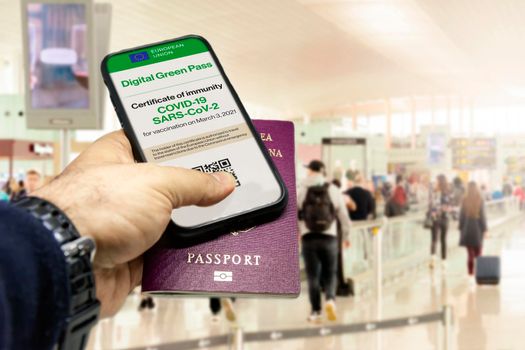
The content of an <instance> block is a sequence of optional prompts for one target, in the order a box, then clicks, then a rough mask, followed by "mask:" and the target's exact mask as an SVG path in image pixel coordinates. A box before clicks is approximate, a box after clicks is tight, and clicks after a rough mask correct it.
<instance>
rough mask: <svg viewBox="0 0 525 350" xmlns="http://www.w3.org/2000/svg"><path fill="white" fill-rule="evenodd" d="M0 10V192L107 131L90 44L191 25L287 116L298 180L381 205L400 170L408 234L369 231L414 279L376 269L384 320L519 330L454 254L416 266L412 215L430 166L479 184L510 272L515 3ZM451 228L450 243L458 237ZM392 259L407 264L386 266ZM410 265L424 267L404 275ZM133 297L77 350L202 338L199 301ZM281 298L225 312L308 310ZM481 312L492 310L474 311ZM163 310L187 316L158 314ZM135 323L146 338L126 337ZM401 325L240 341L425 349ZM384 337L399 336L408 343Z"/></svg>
mask: <svg viewBox="0 0 525 350" xmlns="http://www.w3.org/2000/svg"><path fill="white" fill-rule="evenodd" d="M0 8H1V9H2V11H1V15H2V20H1V21H0V186H2V187H3V188H4V192H5V195H6V198H9V197H10V196H11V197H12V196H13V193H16V192H17V191H19V190H20V186H22V187H24V186H26V187H27V181H29V182H31V181H32V180H31V179H30V177H31V176H32V174H34V173H33V171H34V172H36V173H37V174H38V176H39V179H38V181H41V182H42V183H44V182H46V181H49V180H50V179H51V178H52V177H53V176H55V175H57V174H58V173H59V172H60V171H61V169H62V168H63V167H64V166H65V165H66V164H67V163H68V162H69V161H71V160H72V159H74V158H75V157H76V156H77V155H78V154H79V153H80V152H81V151H82V150H83V149H85V148H86V147H87V146H88V145H89V144H90V143H91V142H93V141H94V140H95V139H96V138H98V137H99V136H101V135H103V134H105V133H107V132H109V131H111V130H116V129H118V128H120V124H119V122H118V119H117V117H116V115H115V113H114V111H113V108H112V106H111V103H110V101H109V98H107V93H106V89H105V87H104V86H103V84H102V82H101V77H100V73H99V66H100V60H101V59H102V57H103V56H104V55H105V54H107V53H108V52H114V51H118V50H121V49H125V48H129V47H133V46H138V45H143V44H146V43H151V42H156V41H161V40H166V39H169V38H175V37H178V36H182V35H186V34H190V33H193V34H199V35H202V36H204V37H205V38H207V39H208V40H209V42H210V43H211V44H212V46H213V48H214V50H215V52H216V53H217V55H218V57H219V59H220V60H221V62H222V65H223V67H224V69H225V71H226V73H227V75H228V77H229V79H230V80H231V82H232V84H233V85H234V87H235V89H236V90H237V93H238V94H239V96H240V98H241V100H242V101H243V103H244V104H245V107H246V108H247V110H248V112H249V114H250V117H251V118H253V119H283V120H292V121H293V122H294V124H295V132H296V141H295V142H296V163H297V172H298V176H297V177H298V180H300V179H301V178H304V177H305V176H306V169H305V168H304V167H303V165H304V164H307V163H308V162H310V161H311V160H313V159H321V160H322V161H323V162H324V163H325V164H326V170H327V177H328V178H329V179H330V180H339V182H340V183H341V184H342V189H343V190H345V189H347V188H349V187H351V186H352V185H351V182H352V181H353V180H355V178H354V176H355V174H360V175H361V176H362V177H363V178H364V179H365V180H366V187H367V188H368V189H369V190H370V191H371V192H372V193H374V195H375V198H376V200H377V201H378V205H377V208H378V217H380V216H381V213H382V211H383V206H384V205H385V203H386V202H387V201H388V199H389V196H390V194H389V192H388V191H385V190H384V189H385V186H386V187H387V188H388V187H389V186H392V187H393V186H395V179H396V177H398V176H401V177H402V178H403V179H404V181H405V182H406V190H407V194H408V200H409V202H410V203H411V204H412V205H411V209H410V213H408V214H410V215H412V216H410V218H406V219H404V221H403V222H401V221H400V223H399V225H398V226H396V227H397V228H395V229H392V230H394V231H395V232H394V233H392V234H391V235H392V236H391V237H394V236H395V235H398V234H402V233H406V236H405V237H409V238H404V240H403V241H402V243H400V241H398V240H396V239H392V240H391V241H388V242H387V243H383V244H385V249H384V250H386V251H387V253H383V254H387V255H385V262H384V264H387V265H388V264H390V265H388V266H387V265H385V268H386V267H389V268H391V269H397V270H400V271H401V272H402V273H401V275H402V276H405V278H406V276H407V275H408V276H411V277H409V280H412V281H418V282H417V283H415V284H411V285H410V283H409V284H407V283H405V282H406V280H405V282H403V283H402V282H400V280H399V278H401V277H399V276H398V274H397V273H394V272H392V273H391V276H390V275H389V274H388V273H387V272H385V281H386V282H385V283H387V282H390V285H389V284H388V283H387V284H386V285H385V286H388V285H389V286H390V287H388V288H391V289H389V290H390V292H391V294H389V295H390V299H388V302H386V304H385V306H384V307H385V309H384V310H385V314H388V315H391V316H395V315H398V314H406V312H407V311H411V312H415V313H417V312H420V311H423V310H424V309H429V310H430V309H432V308H433V307H434V306H436V307H437V306H441V305H442V304H443V301H444V300H445V301H447V303H452V304H455V305H456V307H457V308H456V310H459V311H458V312H459V314H457V315H456V317H457V319H456V320H457V321H458V322H459V323H457V324H458V325H459V326H458V327H457V328H456V329H455V332H456V333H455V336H456V337H455V338H454V339H456V340H457V342H456V341H453V342H452V343H453V345H452V346H453V347H454V348H458V349H485V348H486V349H518V348H520V346H521V345H519V344H518V343H517V342H513V341H516V338H515V337H513V336H509V335H515V336H518V337H519V333H516V334H514V333H512V330H509V329H513V328H512V327H513V326H512V325H513V324H515V323H514V322H515V321H516V320H517V319H518V318H517V317H518V316H521V317H522V316H523V315H524V314H525V306H524V305H523V302H522V301H521V302H519V301H518V300H517V299H515V298H516V296H514V294H513V291H516V288H518V287H517V286H518V285H519V284H511V285H509V286H507V287H505V288H503V287H504V286H505V285H503V286H500V287H499V289H482V291H481V292H478V293H477V294H472V293H471V291H470V289H469V288H468V287H467V286H466V285H465V284H464V283H463V282H464V281H463V280H462V279H461V276H462V275H464V274H465V273H466V272H465V267H464V266H463V265H464V264H463V259H464V257H463V255H459V256H460V258H458V261H461V263H458V264H457V268H456V267H454V268H450V269H449V271H448V272H447V273H449V274H450V276H449V277H450V278H449V279H440V278H437V279H436V277H435V276H434V275H432V276H430V277H429V276H428V269H427V266H426V264H427V262H426V260H428V259H427V258H428V256H429V253H428V245H429V244H430V243H429V240H430V238H429V234H428V231H423V229H422V227H421V221H422V220H423V218H424V215H425V211H426V207H427V206H428V203H427V200H428V198H426V196H425V192H428V190H429V189H430V188H431V186H432V183H433V182H434V181H435V177H436V176H437V175H438V174H444V175H446V177H447V179H448V181H449V182H452V179H453V178H458V179H459V180H460V181H461V182H462V183H463V184H465V183H466V182H467V181H476V182H477V184H478V185H479V186H480V187H481V189H482V192H483V196H484V198H485V200H486V201H487V203H488V204H487V205H488V208H489V209H488V210H489V219H490V220H493V223H492V225H493V227H497V226H498V225H499V227H500V228H501V232H502V235H503V236H501V237H500V239H499V241H498V242H497V243H495V244H494V251H498V252H500V251H501V249H503V251H505V249H506V251H507V255H508V257H509V258H508V259H507V261H508V262H509V263H507V265H506V266H507V267H506V270H505V269H504V271H507V272H508V273H509V276H515V277H516V276H517V275H516V273H517V272H516V269H515V267H516V266H518V265H519V264H520V261H521V260H520V259H521V254H520V249H522V248H520V249H517V248H516V249H517V250H516V249H514V248H515V247H523V246H524V245H523V244H521V243H523V242H524V241H523V240H522V239H521V238H520V237H519V235H518V236H514V234H513V233H514V232H521V230H520V228H521V224H520V223H519V222H518V223H517V218H518V219H519V218H521V216H522V215H521V212H520V209H519V207H516V206H515V204H516V202H517V203H518V205H519V204H520V203H521V204H523V202H524V201H525V194H524V193H523V188H522V186H523V181H524V180H525V137H524V136H525V69H524V68H523V62H525V45H523V44H522V42H523V37H525V1H521V0H501V1H490V0H455V1H443V0H324V1H322V0H264V1H262V0H261V1H259V0H252V1H247V0H237V1H233V0H223V1H212V0H194V1H179V0H174V1H171V0H148V1H146V0H135V1H131V0H104V1H83V0H78V1H58V0H57V1H53V2H51V3H50V2H49V1H45V2H39V1H23V2H22V1H16V0H0ZM24 181H26V184H24V183H23V182H24ZM31 186H32V185H31ZM505 186H508V187H507V192H505ZM508 191H510V192H508ZM28 192H29V189H28ZM506 197H508V198H507V199H508V201H506V200H507V199H506ZM498 201H500V202H498ZM491 203H492V204H491ZM408 214H407V215H408ZM494 220H496V221H494ZM497 220H499V221H497ZM366 225H368V226H366ZM455 226H456V225H455V224H454V228H453V229H454V230H455ZM371 227H373V225H372V224H370V223H364V224H363V226H359V224H357V226H355V228H354V230H353V233H352V235H353V241H354V242H357V243H356V244H354V245H353V246H352V248H351V249H353V250H351V251H349V252H347V253H345V254H347V255H346V258H345V259H346V260H345V264H346V265H345V266H346V270H345V276H346V277H347V278H348V279H350V280H353V281H354V282H353V283H354V284H355V286H356V288H355V291H354V294H355V295H354V299H349V300H347V301H345V302H344V303H345V304H343V305H344V306H343V307H344V308H345V310H348V311H347V314H345V316H344V317H343V320H344V321H360V320H361V321H362V320H367V319H370V318H372V317H373V315H375V314H374V313H373V312H372V311H370V310H369V309H368V308H367V307H365V306H364V305H363V304H361V303H359V300H365V301H366V300H368V299H366V298H367V297H366V295H367V294H366V287H367V286H368V284H370V283H371V282H370V281H371V278H372V277H371V275H370V274H371V273H372V268H373V267H372V265H373V261H375V260H373V254H374V252H373V250H372V249H373V248H372V244H373V242H372V240H373V238H372V236H369V229H371ZM495 231H496V230H495ZM396 232H397V233H396ZM399 232H401V233H399ZM407 232H409V233H410V235H415V236H410V235H409V233H407ZM506 234H511V235H510V236H505V235H506ZM421 237H424V238H421ZM451 237H452V238H451ZM449 239H451V240H455V241H453V243H451V244H453V245H455V246H457V236H453V235H452V236H450V237H449ZM403 242H404V243H403ZM510 242H513V243H510ZM516 242H518V243H516ZM520 242H521V243H520ZM513 247H514V248H513ZM389 254H390V255H389ZM457 254H463V252H461V253H459V252H458V253H457ZM402 259H404V260H403V261H405V260H407V261H409V262H410V263H409V264H405V265H396V264H398V263H400V261H401V260H402ZM511 261H512V263H510V262H511ZM393 264H394V265H393ZM451 264H452V265H453V263H451ZM392 266H396V268H393V267H392ZM413 266H419V267H421V266H424V267H423V268H421V269H419V270H418V269H417V268H415V270H414V271H413V270H412V267H413ZM453 266H455V265H453ZM511 267H512V268H511ZM366 273H369V275H366ZM363 276H364V277H363ZM367 276H368V277H367ZM389 276H390V277H389ZM521 277H523V276H520V278H517V279H516V280H515V283H518V282H519V281H521V280H523V279H522V278H521ZM360 278H361V279H360ZM388 278H391V279H388ZM361 280H363V281H365V282H363V283H362V284H360V283H361V282H359V281H361ZM443 281H445V282H443ZM367 283H368V284H367ZM509 283H510V282H509ZM360 285H363V286H364V287H363V288H364V289H363V290H364V292H363V293H364V294H363V295H364V296H359V295H360V293H359V292H358V289H359V288H358V287H357V286H360ZM414 285H416V286H419V289H417V290H414ZM394 286H396V287H395V288H394ZM400 286H403V287H402V288H401V287H400ZM385 288H386V287H385ZM399 288H401V289H399ZM462 288H463V289H462ZM390 292H389V293H390ZM385 293H387V292H385ZM303 294H304V293H303ZM130 298H131V299H130V301H129V303H128V304H129V305H128V308H127V309H125V310H123V313H121V314H119V315H120V316H119V315H117V317H116V318H115V319H112V320H110V321H104V322H105V323H104V322H103V323H101V324H100V325H99V328H98V330H97V331H96V332H94V335H93V337H92V339H91V342H90V346H91V347H93V348H115V347H121V348H122V347H127V346H142V345H149V344H158V343H162V342H163V341H166V340H171V341H174V340H178V339H185V338H186V337H188V336H189V335H196V336H206V335H208V334H209V329H210V327H209V324H208V323H207V322H208V321H207V317H208V316H207V315H208V311H207V304H206V301H203V302H200V301H198V300H197V299H191V300H189V301H186V300H183V299H177V300H175V301H174V300H171V299H170V300H169V301H161V304H159V305H161V306H162V305H164V307H165V308H164V310H170V311H162V312H161V311H158V312H159V313H161V315H163V316H162V317H160V316H159V315H158V314H149V315H146V316H144V314H139V313H137V312H136V304H137V303H138V301H139V300H140V297H139V296H138V294H136V295H134V296H132V297H130ZM133 298H135V299H133ZM359 298H365V299H359ZM506 298H507V299H506ZM501 300H506V301H507V304H506V305H507V306H503V303H501V304H500V301H501ZM162 302H165V303H167V304H162ZM374 302H375V301H374ZM374 302H373V301H370V303H365V304H367V305H373V304H374ZM282 303H284V304H279V303H277V304H275V305H274V304H271V302H269V301H265V302H262V301H254V300H252V301H246V302H245V304H243V301H240V302H239V303H238V305H237V308H238V309H240V310H244V311H245V315H251V316H244V317H246V323H247V324H248V325H249V326H247V328H250V327H252V328H253V329H265V327H270V326H271V325H273V324H283V325H286V326H290V327H292V326H293V325H296V324H298V323H304V317H303V314H302V311H299V312H298V313H297V314H298V316H296V317H292V316H289V317H288V316H283V315H280V316H279V317H277V319H274V318H272V317H273V316H272V313H271V312H269V311H268V306H269V305H274V306H276V307H278V308H288V307H290V308H291V309H293V310H295V309H294V308H296V309H297V310H303V309H304V313H305V315H306V310H307V300H306V297H305V296H304V295H303V296H302V297H301V298H300V300H299V301H296V303H299V304H291V302H282ZM283 305H284V306H283ZM484 307H485V308H488V309H490V310H492V311H490V312H488V313H485V312H484V311H483V308H484ZM159 308H160V306H159ZM270 310H271V307H270ZM403 311H404V312H403ZM240 312H241V311H240ZM345 312H346V311H345ZM175 313H177V314H179V315H180V314H188V313H191V314H193V315H200V316H198V317H196V318H195V317H194V318H192V320H193V321H192V320H190V319H189V316H180V319H182V320H183V321H180V319H179V321H173V320H172V318H174V317H175V316H174V314H175ZM294 314H295V313H294ZM164 315H167V316H164ZM170 315H171V316H170ZM255 315H260V316H255ZM119 317H120V318H119ZM159 317H160V318H159ZM170 317H171V318H170ZM239 317H240V319H242V317H243V316H239ZM282 318H284V320H283V319H282ZM460 320H463V322H464V323H461V322H460ZM281 321H282V322H281ZM171 322H181V323H180V325H181V327H182V329H186V330H187V332H188V333H184V332H182V331H181V330H180V329H179V331H177V332H175V333H173V334H171V333H170V332H171V330H170V329H169V327H168V326H167V324H168V323H171ZM521 322H522V321H521ZM503 323H505V324H506V325H507V328H505V327H503V328H501V329H500V331H501V332H499V335H497V334H493V335H492V336H491V335H490V334H486V332H485V330H486V329H489V327H488V325H491V326H494V324H503ZM462 324H464V325H468V324H470V326H465V327H466V328H461V325H462ZM166 327H167V328H166ZM221 327H222V326H221ZM221 327H219V328H217V329H215V331H216V332H219V333H220V331H221V330H224V329H225V328H221ZM224 327H226V326H224ZM429 327H430V326H429ZM469 327H470V328H469ZM141 329H142V330H146V331H145V332H146V333H145V334H147V336H142V337H141V336H139V335H137V334H136V332H137V330H141ZM159 329H160V330H159ZM215 331H214V332H215ZM391 332H392V331H391ZM399 332H400V333H399ZM399 332H398V333H391V334H390V333H385V334H384V337H385V339H386V340H385V339H383V340H382V341H381V340H378V339H377V338H373V337H372V336H365V335H360V336H359V337H361V338H359V337H358V338H354V337H352V336H345V337H346V338H345V337H339V338H338V337H336V338H335V339H332V340H333V341H332V342H328V343H327V342H320V343H315V342H312V343H310V342H307V341H304V342H303V341H297V342H295V343H293V342H288V343H286V342H283V343H280V344H277V343H275V346H273V345H268V344H266V345H268V346H269V347H264V346H265V344H262V345H254V348H259V347H260V348H281V347H282V348H287V349H291V348H297V349H302V348H310V347H312V348H314V347H318V348H319V347H320V348H330V349H332V348H342V349H347V348H348V349H354V348H356V349H357V348H361V349H363V348H374V347H375V348H382V347H384V348H386V344H397V346H399V347H403V348H406V349H408V348H414V349H427V348H429V349H433V348H437V347H438V345H436V344H437V343H436V342H437V338H438V336H437V335H436V333H435V332H434V330H432V329H430V328H429V329H427V328H425V329H423V328H421V329H420V330H416V331H411V332H413V333H403V332H404V331H399ZM407 332H408V331H407ZM502 332H504V333H502ZM212 333H213V332H212ZM399 334H404V335H406V336H407V337H408V338H405V342H403V340H402V338H403V337H399ZM480 334H483V336H479V335H480ZM367 337H369V338H367ZM371 337H372V338H373V339H372V338H371ZM491 337H492V338H491ZM341 339H343V340H341ZM410 339H416V340H414V341H413V342H412V341H410ZM513 339H514V340H513ZM359 344H361V346H359ZM363 344H365V345H364V346H363ZM501 344H503V345H501Z"/></svg>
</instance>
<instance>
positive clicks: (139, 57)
mask: <svg viewBox="0 0 525 350" xmlns="http://www.w3.org/2000/svg"><path fill="white" fill-rule="evenodd" d="M129 59H130V60H131V63H136V62H141V61H145V60H149V55H148V53H147V52H146V51H142V52H137V53H133V54H131V55H129Z"/></svg>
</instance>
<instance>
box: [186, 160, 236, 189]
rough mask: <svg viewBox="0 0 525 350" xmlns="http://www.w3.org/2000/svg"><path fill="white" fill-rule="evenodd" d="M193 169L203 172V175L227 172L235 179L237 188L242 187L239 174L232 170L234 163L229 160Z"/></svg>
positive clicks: (217, 161)
mask: <svg viewBox="0 0 525 350" xmlns="http://www.w3.org/2000/svg"><path fill="white" fill-rule="evenodd" d="M192 169H194V170H198V171H202V172H203V173H215V172H217V171H227V172H229V173H230V174H232V175H233V177H234V178H235V186H236V187H239V186H240V185H241V183H240V181H239V178H238V177H237V174H235V170H234V169H233V168H232V163H231V162H230V160H229V159H228V158H224V159H221V160H216V161H214V162H211V163H208V164H202V165H199V166H196V167H193V168H192Z"/></svg>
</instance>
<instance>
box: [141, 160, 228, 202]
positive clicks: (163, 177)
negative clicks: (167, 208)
mask: <svg viewBox="0 0 525 350" xmlns="http://www.w3.org/2000/svg"><path fill="white" fill-rule="evenodd" d="M138 166H142V167H143V169H144V171H145V172H146V174H145V176H146V177H147V178H148V179H149V181H150V185H151V186H152V187H153V188H154V189H155V190H157V191H159V192H160V193H162V194H164V195H165V196H166V197H167V198H168V199H169V200H170V201H171V203H172V206H173V208H178V207H181V206H187V205H198V206H208V205H212V204H215V203H217V202H220V201H221V200H223V199H224V198H226V197H227V196H228V195H229V194H230V193H232V191H233V190H234V188H235V180H234V178H233V176H232V175H231V174H229V173H227V172H217V173H203V172H200V171H197V170H189V169H183V168H176V167H170V166H159V165H155V164H151V163H144V164H138Z"/></svg>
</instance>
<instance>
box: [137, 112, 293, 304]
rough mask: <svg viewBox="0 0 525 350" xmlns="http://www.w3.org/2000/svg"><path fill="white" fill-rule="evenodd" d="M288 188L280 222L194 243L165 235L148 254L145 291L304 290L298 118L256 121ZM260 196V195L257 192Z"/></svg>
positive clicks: (227, 293)
mask: <svg viewBox="0 0 525 350" xmlns="http://www.w3.org/2000/svg"><path fill="white" fill-rule="evenodd" d="M253 124H254V126H255V129H256V130H257V131H258V133H259V137H261V139H262V141H263V143H264V145H265V146H266V148H267V150H268V152H269V154H270V157H271V159H272V161H273V163H274V164H275V167H276V168H277V170H278V171H279V173H280V174H281V177H282V179H283V181H284V183H285V185H286V187H287V188H288V204H287V207H286V209H285V210H284V212H283V213H282V214H281V215H280V216H279V217H278V218H277V219H275V220H274V221H271V222H268V223H265V224H262V225H258V226H254V227H248V228H245V229H243V230H238V231H234V232H225V233H224V234H222V235H219V237H218V238H216V239H214V240H212V241H208V242H204V243H200V244H197V245H193V246H190V247H180V246H177V244H176V242H175V240H174V239H173V238H172V237H167V235H169V233H165V234H164V236H163V238H162V239H161V240H160V241H159V242H158V243H157V244H156V245H154V246H153V247H152V248H151V249H150V250H148V251H147V252H146V254H145V255H144V270H143V277H142V291H143V292H145V293H151V294H192V295H207V296H214V295H217V296H218V295H221V296H281V297H295V296H297V295H299V292H300V275H299V232H298V226H297V196H296V185H295V142H294V126H293V123H292V122H289V121H280V120H253ZM254 195H256V194H254Z"/></svg>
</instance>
